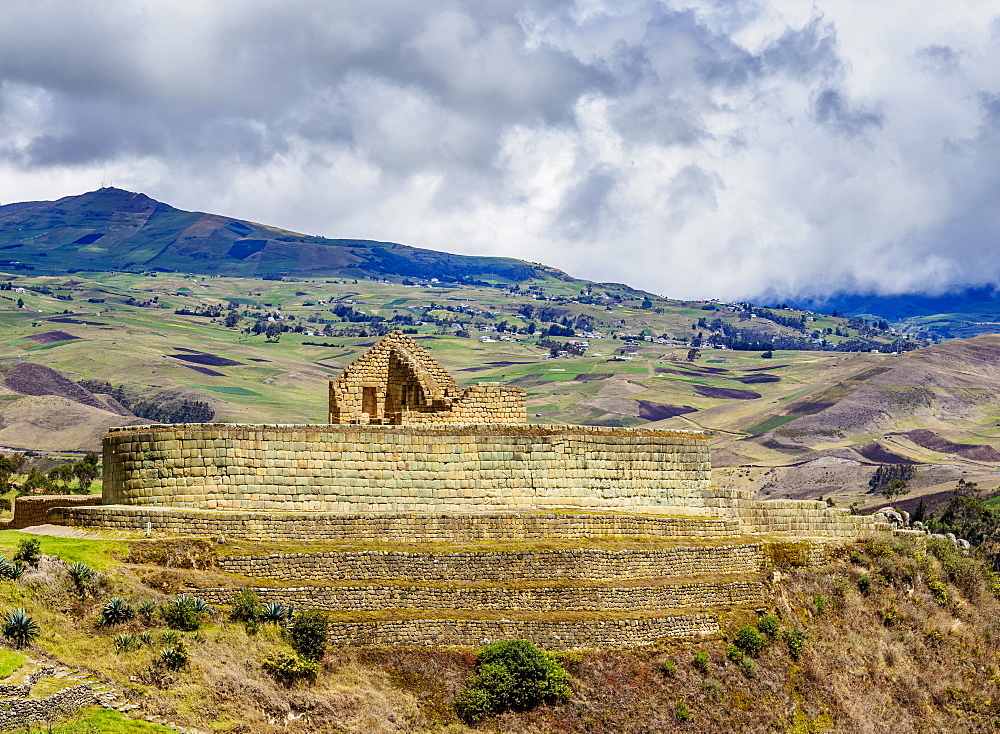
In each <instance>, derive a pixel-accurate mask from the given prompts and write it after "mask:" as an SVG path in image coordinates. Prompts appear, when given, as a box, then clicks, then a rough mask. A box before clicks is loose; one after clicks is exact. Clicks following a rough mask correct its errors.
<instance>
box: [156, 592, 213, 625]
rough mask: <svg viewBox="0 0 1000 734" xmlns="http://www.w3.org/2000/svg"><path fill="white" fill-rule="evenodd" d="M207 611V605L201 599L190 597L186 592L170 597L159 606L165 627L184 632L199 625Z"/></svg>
mask: <svg viewBox="0 0 1000 734" xmlns="http://www.w3.org/2000/svg"><path fill="white" fill-rule="evenodd" d="M208 612H209V607H208V605H207V604H205V601H204V600H203V599H192V598H191V597H190V596H188V595H187V594H181V595H179V596H177V597H175V598H173V599H170V600H168V601H167V602H166V603H165V604H163V605H162V606H161V607H160V616H161V617H163V621H164V622H166V623H167V627H170V628H171V629H175V630H183V631H185V632H194V631H195V630H197V629H198V628H199V627H201V623H202V622H203V621H204V619H205V617H206V616H207V614H208Z"/></svg>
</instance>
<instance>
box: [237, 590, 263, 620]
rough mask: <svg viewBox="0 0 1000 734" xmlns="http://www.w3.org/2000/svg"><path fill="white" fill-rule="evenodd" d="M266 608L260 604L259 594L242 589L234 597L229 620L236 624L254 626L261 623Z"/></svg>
mask: <svg viewBox="0 0 1000 734" xmlns="http://www.w3.org/2000/svg"><path fill="white" fill-rule="evenodd" d="M263 612H264V606H263V605H262V604H261V603H260V597H259V596H257V592H255V591H251V590H250V589H240V590H239V591H237V592H236V596H235V597H233V608H232V609H230V610H229V618H230V619H231V620H233V621H234V622H243V623H244V624H253V623H255V622H258V621H260V618H261V616H262V615H263Z"/></svg>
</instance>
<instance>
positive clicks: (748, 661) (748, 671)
mask: <svg viewBox="0 0 1000 734" xmlns="http://www.w3.org/2000/svg"><path fill="white" fill-rule="evenodd" d="M737 665H739V666H740V672H741V673H743V675H744V676H745V677H747V678H754V677H756V676H757V663H755V662H754V660H753V658H750V657H746V656H744V657H742V658H740V661H739V663H737Z"/></svg>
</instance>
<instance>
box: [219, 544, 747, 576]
mask: <svg viewBox="0 0 1000 734" xmlns="http://www.w3.org/2000/svg"><path fill="white" fill-rule="evenodd" d="M762 561H763V556H762V553H761V545H760V544H759V543H748V544H745V545H723V546H693V547H677V548H664V549H658V550H618V551H606V550H595V549H589V548H579V549H573V550H524V551H509V552H489V553H405V552H399V551H393V552H384V551H383V552H379V551H365V552H360V553H336V552H334V553H281V554H273V555H266V556H221V557H219V558H218V561H217V564H218V567H219V568H220V569H222V570H223V571H228V572H229V573H235V574H239V575H241V576H252V577H254V578H269V579H275V580H282V581H291V580H300V581H336V580H348V579H371V580H374V579H408V580H410V581H478V580H482V579H490V580H491V581H494V582H502V581H509V580H516V579H556V578H558V579H590V580H594V581H616V580H629V579H641V578H670V577H675V576H696V575H699V574H716V575H726V574H737V573H746V574H750V573H757V572H759V571H760V569H761V565H762Z"/></svg>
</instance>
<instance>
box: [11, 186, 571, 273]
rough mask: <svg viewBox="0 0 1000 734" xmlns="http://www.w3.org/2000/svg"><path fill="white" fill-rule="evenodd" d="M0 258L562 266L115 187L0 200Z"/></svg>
mask: <svg viewBox="0 0 1000 734" xmlns="http://www.w3.org/2000/svg"><path fill="white" fill-rule="evenodd" d="M0 268H4V269H11V268H14V269H22V270H27V269H29V268H30V269H32V270H33V271H34V272H35V273H66V272H77V271H87V270H101V271H106V270H127V271H144V270H153V271H161V272H164V271H166V272H173V271H177V272H186V273H204V274H207V275H228V276H242V277H267V276H278V275H285V276H298V277H305V276H313V277H329V276H339V277H351V278H357V277H371V276H385V275H395V276H403V277H407V276H408V277H415V278H427V279H429V278H437V279H438V280H441V281H451V282H454V281H469V280H476V279H479V278H483V277H493V278H502V279H505V280H508V281H513V282H521V281H525V280H528V279H531V278H537V277H558V278H564V279H567V280H570V278H569V276H567V275H565V274H564V273H561V272H559V271H557V270H555V269H554V268H547V267H544V266H541V265H535V264H532V263H527V262H523V261H521V260H514V259H511V258H501V257H469V256H464V255H452V254H449V253H445V252H436V251H433V250H424V249H420V248H417V247H409V246H407V245H400V244H396V243H394V242H375V241H372V240H352V239H327V238H325V237H311V236H308V235H303V234H298V233H295V232H289V231H286V230H282V229H278V228H275V227H268V226H265V225H262V224H256V223H254V222H246V221H243V220H239V219H233V218H231V217H223V216H219V215H217V214H205V213H203V212H188V211H183V210H180V209H175V208H174V207H172V206H169V205H167V204H163V203H161V202H158V201H155V200H154V199H151V198H149V197H148V196H146V195H145V194H136V193H133V192H131V191H124V190H122V189H115V188H102V189H98V190H97V191H91V192H89V193H86V194H81V195H79V196H69V197H65V198H63V199H59V200H58V201H32V202H21V203H17V204H8V205H6V206H0Z"/></svg>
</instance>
